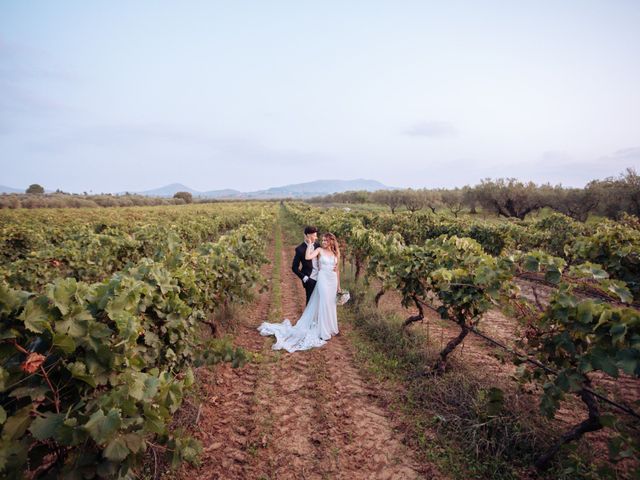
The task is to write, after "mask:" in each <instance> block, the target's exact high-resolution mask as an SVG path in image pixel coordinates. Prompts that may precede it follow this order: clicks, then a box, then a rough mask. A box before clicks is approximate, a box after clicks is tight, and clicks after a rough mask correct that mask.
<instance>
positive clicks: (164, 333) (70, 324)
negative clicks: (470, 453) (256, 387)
mask: <svg viewBox="0 0 640 480" xmlns="http://www.w3.org/2000/svg"><path fill="white" fill-rule="evenodd" d="M118 213H120V212H118ZM247 214H251V215H253V218H251V221H248V222H247V221H246V219H247V216H246V215H247ZM233 215H234V214H233V213H232V216H233ZM272 216H273V211H270V212H264V213H261V212H260V210H250V211H249V212H245V213H244V214H239V215H238V216H236V217H235V219H226V220H225V219H224V217H223V216H221V217H216V219H215V221H214V222H213V223H208V225H209V227H212V228H213V230H212V231H211V232H210V233H209V234H207V232H206V231H204V230H200V229H199V227H198V226H197V225H192V227H193V231H191V230H190V229H189V219H186V218H180V219H179V220H181V221H183V222H185V223H184V224H183V225H182V226H181V227H176V226H172V227H170V225H166V226H157V227H152V226H151V225H138V226H134V227H133V228H134V233H133V235H132V236H128V235H123V234H122V230H121V228H124V226H121V227H118V228H117V229H114V230H113V231H111V232H109V234H105V233H104V232H105V231H107V230H108V229H109V228H110V227H107V228H106V229H102V233H92V232H90V231H89V230H86V229H83V228H82V227H81V226H80V225H78V224H77V223H74V225H73V227H69V226H66V225H63V226H60V225H58V224H57V223H56V224H53V225H51V226H50V228H52V229H53V230H59V229H60V230H62V231H66V232H70V231H73V230H74V229H75V230H76V231H80V232H82V233H80V234H79V235H77V236H76V237H74V236H73V235H72V236H71V238H69V237H63V238H60V239H57V244H58V245H65V248H70V249H71V250H72V251H70V252H68V253H67V257H66V259H75V261H76V262H77V263H75V264H73V265H70V266H73V268H74V272H75V274H76V277H82V276H83V274H85V273H86V275H87V277H89V278H90V279H91V278H94V274H93V273H92V272H93V270H91V265H93V264H92V263H91V261H90V260H88V259H89V258H96V256H98V258H101V259H102V260H103V262H104V263H101V264H100V265H101V266H104V265H107V264H109V263H114V262H115V264H116V265H118V266H119V268H118V270H117V271H115V272H113V273H111V274H110V275H108V276H106V275H102V276H103V277H105V278H102V279H101V280H100V281H97V282H94V283H89V282H87V281H84V280H82V278H74V277H66V278H56V277H55V275H54V273H53V271H50V270H46V269H45V270H43V272H42V273H43V274H44V275H45V276H46V278H47V279H51V281H49V282H47V283H44V282H36V281H32V282H31V283H32V284H33V285H37V286H39V288H38V289H37V290H38V291H37V292H34V293H31V292H25V291H23V290H21V289H17V288H14V287H12V286H10V284H9V283H7V281H6V280H5V281H0V408H1V409H0V425H1V426H0V429H1V430H0V431H1V433H0V472H2V475H5V476H7V477H9V478H21V476H22V475H23V474H26V473H28V472H29V471H33V470H34V469H36V468H37V467H38V466H40V465H41V464H42V462H44V461H45V458H44V457H45V455H44V454H43V453H42V452H46V453H50V452H53V453H54V455H55V457H54V458H53V459H49V460H46V461H51V460H54V461H55V463H54V464H53V465H51V469H50V470H49V472H50V474H51V475H56V476H68V475H74V478H95V477H96V476H97V477H100V478H116V477H117V478H125V477H128V476H131V475H133V473H134V472H135V469H136V466H138V465H139V464H140V462H141V460H142V457H143V455H144V452H145V450H146V449H147V448H149V445H150V442H154V443H157V444H160V445H164V447H165V448H166V449H167V450H166V451H167V452H168V453H169V454H170V455H171V461H172V464H173V465H177V463H178V462H180V461H182V460H188V461H195V459H196V458H197V455H198V453H199V451H200V447H199V445H198V444H197V442H195V441H194V440H193V439H189V438H183V437H182V436H181V435H180V433H179V432H170V431H169V430H168V424H169V423H170V421H171V419H172V417H173V414H174V413H175V412H176V410H177V409H178V408H179V406H180V405H181V403H182V399H183V396H184V393H185V390H186V389H188V388H189V387H190V386H191V385H192V384H193V382H194V376H193V371H192V366H198V365H204V364H213V363H216V362H220V361H226V362H232V364H233V366H234V367H237V366H241V365H243V364H244V363H245V362H246V361H247V355H246V353H245V352H244V351H243V350H242V349H239V348H234V347H233V346H232V345H231V343H230V342H229V340H228V339H223V340H212V341H209V342H203V340H201V337H202V335H201V331H200V330H201V327H200V326H199V322H200V321H201V320H203V319H205V318H207V316H208V315H209V314H210V313H211V312H213V311H215V310H216V309H218V308H221V306H222V305H227V304H230V303H233V302H236V303H237V302H244V301H247V300H249V299H250V298H251V291H252V290H253V289H254V287H255V286H256V285H257V284H258V283H259V282H260V281H261V278H260V275H259V266H260V264H261V263H264V262H265V261H266V259H265V258H264V254H263V250H264V243H263V233H262V232H264V230H265V228H266V227H267V226H268V225H269V223H270V219H271V218H272ZM115 217H117V215H115V214H114V216H113V218H115ZM238 223H244V224H243V225H240V226H238ZM27 225H28V222H25V223H24V224H22V225H21V226H20V227H18V228H20V229H21V230H22V231H24V232H26V233H28V228H27ZM234 225H235V226H236V228H235V229H233V230H232V231H229V232H228V233H226V234H224V235H222V236H218V232H219V231H220V230H221V229H225V230H226V229H228V228H231V227H233V226H234ZM15 227H16V226H15V225H13V226H11V225H10V226H8V227H6V228H15ZM67 228H70V230H67ZM153 228H156V229H157V231H156V232H154V231H153ZM34 229H35V230H36V231H38V232H39V233H38V234H37V235H42V236H44V237H47V236H49V235H51V232H48V231H47V230H46V228H44V227H43V228H41V229H38V228H37V227H35V228H34ZM116 232H118V233H117V234H116ZM158 232H160V233H158ZM145 234H146V236H145ZM119 235H122V236H123V237H124V238H123V239H122V240H121V241H120V240H119ZM210 235H211V236H218V238H217V241H215V242H212V241H205V242H203V241H202V239H205V238H211V237H210ZM104 236H106V237H108V239H109V242H107V243H102V242H101V240H102V239H103V238H104ZM36 238H37V237H36ZM94 240H97V241H98V243H93V242H94ZM38 241H39V240H38ZM38 241H36V242H34V245H35V244H37V243H38ZM69 242H72V243H69ZM73 242H79V243H73ZM87 242H88V243H87ZM45 243H46V241H45ZM128 244H130V245H131V248H129V247H126V245H128ZM71 245H73V247H71ZM80 245H82V246H80ZM113 245H118V247H117V248H111V247H112V246H113ZM103 246H104V247H105V248H104V249H103V250H101V247H103ZM123 246H124V250H123ZM43 248H44V249H46V248H47V247H46V246H45V247H43ZM52 248H56V247H55V246H54V247H52ZM83 248H87V250H86V251H82V252H81V251H77V250H82V249H83ZM74 249H75V250H74ZM123 251H127V252H129V253H126V254H125V255H124V256H125V257H126V258H127V260H126V263H124V261H123V260H122V259H119V258H118V253H117V252H123ZM134 252H138V253H134ZM142 252H144V253H146V254H149V256H139V255H140V253H142ZM40 254H42V252H38V251H36V252H35V256H36V257H37V256H38V255H40ZM109 255H111V257H109ZM28 258H31V259H33V258H34V257H33V256H31V255H29V256H28ZM134 260H135V261H134ZM119 261H120V263H118V262H119ZM22 267H23V265H18V266H17V268H18V269H20V268H22ZM6 268H7V270H9V271H10V270H11V267H10V266H7V267H6ZM13 273H14V275H11V273H10V274H9V275H7V277H8V278H9V280H11V279H15V278H18V277H16V276H15V272H13ZM95 276H97V274H96V275H95ZM19 278H22V279H25V280H26V278H25V277H19ZM18 283H20V282H18Z"/></svg>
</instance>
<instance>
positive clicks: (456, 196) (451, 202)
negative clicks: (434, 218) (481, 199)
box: [442, 188, 465, 218]
mask: <svg viewBox="0 0 640 480" xmlns="http://www.w3.org/2000/svg"><path fill="white" fill-rule="evenodd" d="M442 203H444V204H445V205H446V206H447V207H449V210H451V213H453V215H454V216H455V217H456V218H458V214H459V213H460V212H461V211H462V209H463V208H464V206H465V197H464V193H463V191H462V190H461V189H459V188H456V189H454V190H444V191H443V192H442Z"/></svg>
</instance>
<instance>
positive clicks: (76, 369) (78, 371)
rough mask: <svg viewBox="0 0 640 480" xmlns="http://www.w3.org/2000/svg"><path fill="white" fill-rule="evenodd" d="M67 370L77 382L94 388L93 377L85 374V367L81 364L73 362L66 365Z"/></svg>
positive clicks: (94, 380) (94, 381)
mask: <svg viewBox="0 0 640 480" xmlns="http://www.w3.org/2000/svg"><path fill="white" fill-rule="evenodd" d="M67 370H69V372H71V375H72V376H73V378H77V379H78V380H82V381H83V382H85V383H88V384H89V385H91V386H92V387H94V388H95V387H96V385H97V384H96V379H95V377H94V376H93V375H90V374H88V373H87V366H86V365H85V364H84V363H82V362H79V361H78V362H74V363H70V364H69V365H67Z"/></svg>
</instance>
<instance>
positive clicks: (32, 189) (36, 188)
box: [26, 183, 44, 194]
mask: <svg viewBox="0 0 640 480" xmlns="http://www.w3.org/2000/svg"><path fill="white" fill-rule="evenodd" d="M26 193H33V194H42V193H44V188H42V186H41V185H38V184H37V183H32V184H31V185H29V188H27V191H26Z"/></svg>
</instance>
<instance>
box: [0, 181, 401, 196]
mask: <svg viewBox="0 0 640 480" xmlns="http://www.w3.org/2000/svg"><path fill="white" fill-rule="evenodd" d="M396 188H397V187H389V186H387V185H384V184H383V183H381V182H378V181H377V180H370V179H365V178H358V179H354V180H314V181H311V182H302V183H293V184H288V185H282V186H278V187H270V188H267V189H263V190H254V191H249V192H241V191H239V190H235V189H231V188H226V189H220V190H208V191H204V192H201V191H198V190H194V189H193V188H190V187H188V186H186V185H184V184H183V183H178V182H175V183H170V184H168V185H164V186H162V187H159V188H154V189H150V190H143V191H139V192H129V191H126V192H125V191H122V192H118V193H117V194H116V195H124V194H126V193H132V194H137V195H144V196H149V197H172V196H173V195H174V194H175V193H176V192H189V193H191V195H193V196H194V197H198V198H220V199H234V198H236V199H244V198H255V199H269V198H283V197H294V198H310V197H315V196H321V195H328V194H331V193H340V192H347V191H354V190H367V191H375V190H395V189H396ZM24 191H25V189H22V190H21V189H17V188H12V187H6V186H2V185H0V193H24Z"/></svg>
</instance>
